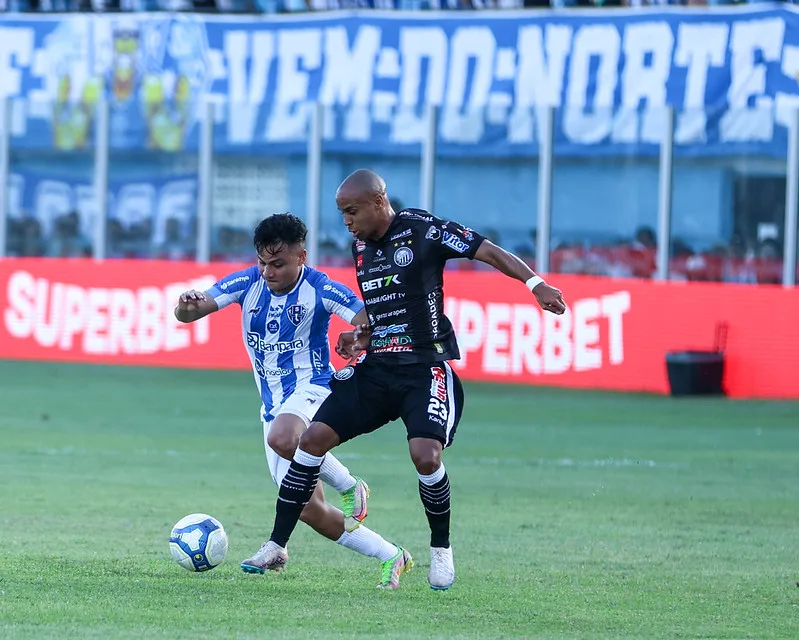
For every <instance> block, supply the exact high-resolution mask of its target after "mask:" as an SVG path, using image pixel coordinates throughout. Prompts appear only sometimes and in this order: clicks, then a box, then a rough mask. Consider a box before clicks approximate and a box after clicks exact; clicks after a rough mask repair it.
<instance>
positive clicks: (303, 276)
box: [264, 265, 305, 298]
mask: <svg viewBox="0 0 799 640" xmlns="http://www.w3.org/2000/svg"><path fill="white" fill-rule="evenodd" d="M304 279H305V265H302V270H301V271H300V277H299V278H297V284H295V285H294V286H293V287H292V288H291V289H289V290H288V291H286V293H275V292H274V291H272V290H271V289H270V288H269V285H267V286H266V290H267V291H268V292H269V294H270V295H271V296H272V297H273V298H285V297H286V296H288V295H291V294H292V293H294V292H295V291H296V290H297V287H299V286H300V285H301V284H302V281H303V280H304ZM264 284H266V281H265V280H264Z"/></svg>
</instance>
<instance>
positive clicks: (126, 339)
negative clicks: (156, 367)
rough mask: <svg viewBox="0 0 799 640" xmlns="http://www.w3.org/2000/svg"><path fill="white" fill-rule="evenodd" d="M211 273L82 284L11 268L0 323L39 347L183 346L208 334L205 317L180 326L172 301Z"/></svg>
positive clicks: (96, 350)
mask: <svg viewBox="0 0 799 640" xmlns="http://www.w3.org/2000/svg"><path fill="white" fill-rule="evenodd" d="M214 280H215V278H214V276H204V277H202V278H198V279H197V280H192V281H189V282H174V283H170V284H167V285H166V286H164V287H139V288H136V289H128V288H121V287H119V288H117V287H115V288H106V287H82V286H80V285H77V284H67V283H62V282H52V281H50V280H48V279H46V278H35V277H34V276H33V275H31V274H30V273H28V272H27V271H15V272H14V273H12V274H11V275H10V276H9V278H8V286H7V289H6V297H7V306H6V308H5V309H4V312H3V322H4V323H5V328H6V330H7V331H8V333H9V334H10V335H11V336H13V337H15V338H19V339H28V338H32V339H33V340H34V341H36V343H38V344H39V345H41V346H42V347H52V348H54V349H58V350H61V351H72V350H73V349H80V350H82V351H83V353H86V354H97V355H114V354H119V353H127V354H149V353H156V352H158V351H177V350H179V349H188V348H189V347H191V346H192V345H193V344H205V343H207V342H208V340H209V337H210V335H209V334H210V331H209V324H208V319H207V318H204V319H202V320H198V321H197V322H194V323H192V324H190V325H185V324H180V323H178V321H177V320H176V319H175V316H174V315H173V309H174V308H175V301H176V300H177V299H178V296H179V295H180V294H181V292H183V291H186V290H187V289H199V290H202V289H204V288H206V287H207V286H209V285H210V284H211V283H213V282H214Z"/></svg>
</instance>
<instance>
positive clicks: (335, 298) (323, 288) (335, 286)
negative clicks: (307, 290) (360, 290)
mask: <svg viewBox="0 0 799 640" xmlns="http://www.w3.org/2000/svg"><path fill="white" fill-rule="evenodd" d="M319 291H320V292H321V294H322V304H323V305H324V307H325V310H326V311H327V312H328V313H335V314H336V315H337V316H338V317H339V318H341V319H342V320H344V321H345V322H352V319H353V318H354V317H355V316H356V315H358V313H359V312H360V311H361V309H363V302H361V299H360V298H359V297H358V296H357V295H356V294H355V293H354V292H353V291H352V289H350V288H349V287H348V286H346V285H344V284H341V283H340V282H336V281H335V280H331V279H330V278H329V277H327V276H325V277H324V279H323V280H322V281H321V282H320V284H319Z"/></svg>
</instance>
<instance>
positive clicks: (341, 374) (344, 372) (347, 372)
mask: <svg viewBox="0 0 799 640" xmlns="http://www.w3.org/2000/svg"><path fill="white" fill-rule="evenodd" d="M353 375H355V369H353V368H352V367H350V366H349V365H348V366H346V367H344V368H343V369H339V370H338V371H336V372H335V373H334V374H333V377H334V378H335V379H336V380H349V379H350V378H352V376H353Z"/></svg>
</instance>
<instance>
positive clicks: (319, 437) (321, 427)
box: [299, 422, 338, 456]
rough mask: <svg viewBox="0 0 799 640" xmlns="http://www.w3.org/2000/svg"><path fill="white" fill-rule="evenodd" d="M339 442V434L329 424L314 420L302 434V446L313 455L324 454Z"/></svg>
mask: <svg viewBox="0 0 799 640" xmlns="http://www.w3.org/2000/svg"><path fill="white" fill-rule="evenodd" d="M337 444H338V436H337V435H336V432H335V431H333V429H331V428H330V427H329V426H328V425H326V424H324V423H322V422H312V423H311V426H310V427H308V429H306V430H305V432H304V433H303V434H302V436H300V444H299V446H300V448H301V449H302V450H303V451H305V452H306V453H310V454H311V455H312V456H323V455H325V454H326V453H327V452H328V451H330V450H331V449H332V448H333V447H335V446H336V445H337Z"/></svg>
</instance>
